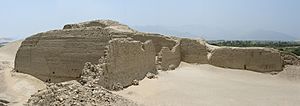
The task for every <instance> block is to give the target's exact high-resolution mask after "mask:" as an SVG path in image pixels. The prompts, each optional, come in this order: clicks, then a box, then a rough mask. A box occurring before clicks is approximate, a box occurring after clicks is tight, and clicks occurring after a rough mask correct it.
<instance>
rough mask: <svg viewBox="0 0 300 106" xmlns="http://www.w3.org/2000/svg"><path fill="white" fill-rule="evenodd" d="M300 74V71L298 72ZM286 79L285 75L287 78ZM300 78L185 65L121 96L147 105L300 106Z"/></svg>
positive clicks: (126, 91) (132, 88) (128, 89)
mask: <svg viewBox="0 0 300 106" xmlns="http://www.w3.org/2000/svg"><path fill="white" fill-rule="evenodd" d="M294 71H300V70H294ZM283 76H284V75H283ZM298 81H299V79H297V78H295V79H293V81H290V80H286V79H284V78H282V77H281V76H280V77H279V76H274V75H270V74H262V73H257V72H251V71H246V70H234V69H224V68H219V67H215V66H211V65H206V64H204V65H193V64H187V63H181V65H180V67H178V68H177V69H176V70H174V71H168V72H160V74H159V76H158V79H144V80H143V81H142V82H140V84H139V86H131V87H129V88H127V89H125V90H123V91H119V92H117V94H119V95H122V96H124V97H128V98H129V99H132V100H134V101H136V102H138V103H141V104H146V105H147V106H297V105H299V104H300V83H299V82H298Z"/></svg>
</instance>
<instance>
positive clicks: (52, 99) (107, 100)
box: [26, 80, 137, 106]
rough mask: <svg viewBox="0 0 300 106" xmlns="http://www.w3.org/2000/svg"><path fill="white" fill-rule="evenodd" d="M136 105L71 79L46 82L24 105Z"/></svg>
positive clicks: (102, 89)
mask: <svg viewBox="0 0 300 106" xmlns="http://www.w3.org/2000/svg"><path fill="white" fill-rule="evenodd" d="M62 105H64V106H137V104H136V103H134V102H133V101H130V100H128V99H125V98H123V97H121V96H118V95H115V94H113V93H111V92H110V91H108V90H106V89H104V88H103V87H101V86H98V85H95V84H85V85H81V84H80V83H79V82H77V81H75V80H72V81H68V82H62V83H56V84H53V83H51V84H48V85H47V88H46V89H43V90H40V91H39V92H38V93H36V94H34V95H32V96H31V98H30V99H29V100H28V102H27V104H26V106H62Z"/></svg>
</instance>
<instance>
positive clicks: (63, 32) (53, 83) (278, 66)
mask: <svg viewBox="0 0 300 106" xmlns="http://www.w3.org/2000/svg"><path fill="white" fill-rule="evenodd" d="M21 42H22V43H21ZM21 42H20V43H21V44H20V47H19V48H18V49H17V52H16V57H15V58H14V59H15V61H14V69H13V70H14V72H15V73H24V74H29V75H32V76H34V77H35V78H37V79H39V80H41V81H42V82H43V84H46V85H45V87H44V88H43V89H41V90H38V92H34V93H33V95H31V97H30V98H29V100H27V101H26V104H25V105H26V106H35V105H40V106H47V105H54V106H58V105H67V106H68V105H78V106H83V105H91V106H95V105H104V106H111V105H112V106H124V105H125V106H137V105H141V104H140V103H135V101H132V100H133V99H132V98H131V99H128V98H125V97H122V96H119V95H123V96H124V95H129V97H131V96H132V95H134V96H137V95H138V94H137V93H136V92H133V91H127V89H128V88H129V87H133V88H132V89H138V87H137V88H134V87H135V86H146V85H140V82H141V81H144V79H149V80H150V79H151V80H155V79H156V80H158V79H159V80H160V78H159V77H158V76H157V75H158V74H159V73H160V72H167V73H169V72H170V75H175V76H176V74H174V73H173V74H171V73H172V72H173V71H172V70H177V69H178V68H179V70H181V69H182V65H185V66H189V65H201V66H203V67H208V66H206V65H212V66H209V67H211V68H208V69H210V70H227V71H228V70H231V71H232V70H233V72H234V70H241V71H243V72H250V73H251V75H252V74H253V76H254V78H256V74H259V75H257V76H262V75H264V74H269V73H271V74H273V73H279V72H281V71H284V68H285V66H286V65H296V64H297V65H299V63H300V59H299V58H297V57H296V56H295V55H293V54H285V53H282V52H280V51H278V50H276V49H272V48H262V47H221V46H214V45H210V44H208V43H207V42H206V41H205V40H204V39H191V38H180V37H175V36H172V35H162V34H157V33H150V32H140V31H137V30H135V29H132V28H130V27H129V26H127V25H124V24H121V23H119V22H116V21H112V20H94V21H87V22H82V23H77V24H67V25H64V26H63V28H62V29H58V30H51V31H47V32H42V33H37V34H35V35H32V36H30V37H28V38H26V39H25V40H23V41H21ZM195 67H198V66H195ZM293 69H294V68H293ZM185 70H189V68H187V69H185ZM191 70H192V69H191ZM231 71H229V72H231ZM204 72H205V71H204ZM211 73H219V74H218V75H221V76H218V77H220V78H221V79H222V78H223V77H224V76H225V77H224V78H225V79H226V78H227V77H226V75H227V74H226V73H227V72H226V71H222V72H218V71H211V72H206V74H207V75H211ZM237 73H239V72H237ZM241 73H242V72H241ZM163 75H164V74H163ZM223 75H224V76H223ZM233 75H234V74H233ZM245 75H246V74H245ZM279 75H282V76H286V75H290V72H286V73H283V74H279ZM293 75H294V74H293ZM200 76H201V75H200ZM202 76H203V77H202V78H203V79H201V78H199V79H198V80H203V81H205V80H206V79H205V78H206V77H205V75H202ZM228 76H231V75H229V74H228ZM241 76H243V74H241ZM183 77H187V78H190V77H191V78H192V77H193V74H190V75H189V76H183ZM166 78H168V77H166ZM166 78H162V79H161V80H167V79H166ZM207 78H208V77H207ZM211 78H216V77H211ZM233 78H236V79H230V77H228V78H227V79H230V80H232V81H236V80H243V78H242V77H240V76H238V77H233ZM245 78H247V77H245ZM181 80H182V82H183V83H186V82H184V80H185V79H178V81H177V82H178V83H181V82H180V81H181ZM147 81H148V80H146V81H145V82H147ZM191 81H193V80H191ZM263 81H264V80H262V82H263ZM145 82H144V83H145ZM148 83H152V82H149V81H148ZM212 83H215V82H212ZM216 83H222V80H221V81H220V82H216ZM235 83H238V81H237V82H235ZM235 83H234V84H235ZM193 84H197V83H193ZM234 84H233V85H234ZM164 85H166V86H170V87H173V86H174V85H172V84H170V83H168V82H167V83H166V82H165V83H164ZM164 85H160V86H158V85H157V86H156V87H162V86H164ZM207 85H210V84H207ZM220 85H222V84H220ZM146 88H147V86H146ZM200 88H205V86H201V87H200ZM200 88H199V89H200ZM186 89H188V87H187V88H186ZM162 90H163V92H167V91H168V90H170V89H163V88H162ZM120 91H121V92H120ZM154 91H155V90H153V89H152V90H151V89H150V88H149V89H148V90H147V92H154ZM112 92H113V93H112ZM122 92H127V93H126V94H122ZM115 93H116V94H115ZM143 93H145V91H144V92H143ZM145 94H147V93H145ZM186 94H187V93H186ZM0 96H1V95H0ZM134 99H136V98H134ZM0 100H1V98H0ZM136 100H138V99H136ZM191 100H192V99H191ZM0 103H1V102H0ZM3 104H4V103H3ZM142 104H143V103H142ZM0 105H1V104H0Z"/></svg>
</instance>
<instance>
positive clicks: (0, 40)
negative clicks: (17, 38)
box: [0, 37, 13, 46]
mask: <svg viewBox="0 0 300 106" xmlns="http://www.w3.org/2000/svg"><path fill="white" fill-rule="evenodd" d="M11 41H13V39H11V38H5V37H2V38H0V46H1V45H5V44H6V43H8V42H11Z"/></svg>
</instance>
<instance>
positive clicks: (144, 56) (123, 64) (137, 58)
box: [104, 38, 157, 89]
mask: <svg viewBox="0 0 300 106" xmlns="http://www.w3.org/2000/svg"><path fill="white" fill-rule="evenodd" d="M155 55H156V53H155V48H154V46H153V43H152V42H151V41H150V40H149V41H146V42H145V43H142V42H140V41H128V40H127V39H122V38H121V39H113V40H111V41H109V46H108V54H107V56H106V59H107V69H106V70H105V72H104V77H105V79H104V82H105V83H106V84H104V86H105V87H106V88H108V89H112V87H113V85H114V84H117V83H118V84H120V85H121V86H124V87H126V86H129V85H131V84H132V82H133V80H142V79H143V78H144V77H145V76H146V74H147V73H148V72H151V73H157V71H156V66H155Z"/></svg>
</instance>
